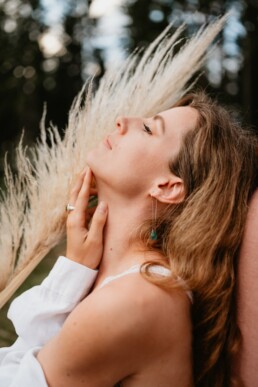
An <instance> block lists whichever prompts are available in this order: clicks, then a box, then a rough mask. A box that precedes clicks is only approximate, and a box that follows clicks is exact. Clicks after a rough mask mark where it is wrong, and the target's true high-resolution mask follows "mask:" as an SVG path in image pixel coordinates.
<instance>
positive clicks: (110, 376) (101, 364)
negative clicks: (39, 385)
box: [38, 287, 144, 387]
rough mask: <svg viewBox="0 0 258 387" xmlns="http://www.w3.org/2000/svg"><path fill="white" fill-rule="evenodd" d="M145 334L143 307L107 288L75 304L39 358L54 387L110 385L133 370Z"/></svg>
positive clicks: (130, 298) (47, 377)
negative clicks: (141, 309) (58, 331)
mask: <svg viewBox="0 0 258 387" xmlns="http://www.w3.org/2000/svg"><path fill="white" fill-rule="evenodd" d="M143 336H144V322H143V319H142V316H141V313H140V309H139V305H137V303H135V302H134V300H133V298H132V297H126V296H124V294H123V292H120V293H117V292H115V291H114V289H113V288H112V287H110V288H108V287H107V288H106V289H105V292H104V289H103V290H102V289H101V290H98V291H96V292H93V294H92V295H90V296H89V297H88V298H87V299H85V300H84V301H83V302H81V303H80V304H79V305H78V306H77V307H76V308H75V310H74V311H73V312H72V313H71V314H70V316H69V317H68V318H67V320H66V322H65V324H64V326H63V328H62V329H61V331H60V333H59V334H58V336H56V337H55V338H54V339H53V340H51V341H50V342H49V343H48V344H47V345H46V346H45V347H44V348H43V349H42V350H41V351H40V352H39V354H38V360H39V362H40V364H41V366H42V368H43V370H44V372H45V376H46V379H47V381H48V383H49V385H50V386H52V385H54V386H57V387H58V386H59V385H60V386H61V385H62V386H71V385H76V384H77V383H78V384H79V385H80V384H82V385H83V382H82V381H83V380H84V381H85V383H86V384H85V385H90V386H101V387H102V386H104V385H105V386H108V385H110V386H112V385H114V384H115V383H116V382H118V381H119V380H121V379H122V378H124V377H126V376H128V375H130V374H132V373H133V372H134V371H135V368H136V366H137V363H138V362H139V359H137V356H136V354H137V353H139V352H140V351H139V346H140V345H141V338H142V337H143ZM79 382H80V383H79Z"/></svg>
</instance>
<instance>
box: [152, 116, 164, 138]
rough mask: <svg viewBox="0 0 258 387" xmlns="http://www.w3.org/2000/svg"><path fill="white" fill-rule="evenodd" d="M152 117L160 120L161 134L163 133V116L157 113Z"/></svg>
mask: <svg viewBox="0 0 258 387" xmlns="http://www.w3.org/2000/svg"><path fill="white" fill-rule="evenodd" d="M153 119H154V120H155V121H156V120H160V122H161V129H162V132H163V134H164V133H165V122H164V118H163V117H162V116H160V115H159V114H157V115H156V116H154V117H153Z"/></svg>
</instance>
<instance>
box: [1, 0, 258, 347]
mask: <svg viewBox="0 0 258 387" xmlns="http://www.w3.org/2000/svg"><path fill="white" fill-rule="evenodd" d="M230 9H231V17H230V19H229V21H228V23H227V25H226V27H225V28H224V30H223V32H222V33H221V35H220V36H219V39H218V44H217V46H216V48H214V49H213V52H212V55H210V56H209V59H208V60H207V63H206V65H205V67H204V69H203V72H202V74H201V75H200V77H199V80H198V83H197V86H198V87H202V88H204V89H206V90H207V91H208V92H209V93H210V94H211V95H213V96H215V97H216V98H217V99H218V100H219V101H220V102H222V103H223V104H226V105H228V106H229V107H230V109H232V110H233V111H234V112H235V114H236V116H237V117H238V118H239V119H240V120H242V121H243V122H245V123H247V124H248V125H249V126H251V127H252V128H254V129H256V128H258V106H257V105H258V0H227V1H220V0H211V1H210V0H182V1H176V0H154V1H151V0H150V1H148V0H88V1H87V0H0V57H1V59H0V186H1V184H2V178H3V166H4V156H5V154H6V152H8V160H9V162H10V163H11V165H12V164H13V157H14V154H13V153H14V152H13V151H14V148H15V145H17V143H18V141H19V139H20V137H21V134H22V131H23V135H24V140H23V141H24V144H26V145H28V146H31V145H32V144H33V143H34V142H35V141H36V139H37V137H38V135H39V123H40V120H41V117H42V113H43V108H44V105H46V106H47V116H46V123H47V125H48V124H49V123H53V124H54V125H56V126H57V127H58V128H59V129H60V133H62V132H63V131H64V130H65V127H66V124H67V119H68V112H69V108H70V106H71V104H72V101H73V99H74V98H75V96H76V95H77V93H78V92H79V91H80V89H81V87H82V86H83V84H84V82H85V81H87V80H88V79H89V78H90V77H92V76H94V77H95V81H94V82H95V86H96V87H97V85H98V82H99V80H100V79H101V77H102V76H103V74H104V72H105V70H106V68H107V67H109V66H112V65H113V64H114V63H116V64H117V63H119V62H121V61H123V60H124V58H125V57H127V56H128V55H129V54H130V52H132V51H133V50H135V49H136V48H137V47H139V48H142V47H145V46H146V45H148V44H149V43H150V42H151V41H152V40H153V39H154V38H155V37H156V36H157V35H158V34H159V33H160V32H161V31H162V30H163V29H164V28H165V27H166V26H167V24H168V23H173V28H174V29H175V28H177V27H178V26H179V25H180V24H181V23H183V22H184V23H185V24H186V30H185V38H187V37H188V36H191V35H192V34H193V33H194V32H196V31H197V29H198V28H199V27H200V26H201V25H202V24H203V23H208V22H209V21H210V20H212V18H213V17H215V16H219V15H222V14H224V13H225V12H226V11H228V10H230ZM58 252H59V251H58V250H54V251H53V252H52V253H51V254H50V255H49V256H48V257H47V259H46V260H44V262H43V263H42V264H41V265H40V266H39V267H38V268H37V270H36V271H35V272H34V273H33V274H32V275H31V276H30V277H29V279H28V281H26V283H25V284H24V285H23V287H22V288H21V289H20V290H19V292H21V291H23V290H24V289H26V288H28V287H30V286H32V285H33V284H36V283H38V282H40V281H41V280H42V278H44V276H45V274H46V272H47V271H48V270H49V268H50V267H51V265H52V264H53V262H54V260H55V257H56V256H57V254H58ZM19 292H18V293H19ZM7 308H8V305H7V306H6V307H5V308H4V309H3V310H2V311H0V346H3V345H9V344H10V343H11V342H12V341H13V340H14V339H15V333H14V331H13V328H12V325H11V324H10V323H9V322H8V321H7V319H6V311H7Z"/></svg>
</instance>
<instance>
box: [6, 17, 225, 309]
mask: <svg viewBox="0 0 258 387" xmlns="http://www.w3.org/2000/svg"><path fill="white" fill-rule="evenodd" d="M226 18H227V16H224V17H223V18H221V19H219V20H217V21H215V22H214V23H213V24H210V25H209V26H207V27H205V28H202V29H201V30H200V31H199V32H198V33H197V34H196V35H195V36H194V37H192V38H191V39H190V40H188V41H187V42H186V43H185V45H184V46H183V48H181V50H180V51H179V52H178V53H177V54H176V55H173V49H174V47H175V44H176V43H177V41H178V39H179V38H180V35H181V33H182V31H183V29H184V27H180V28H178V30H177V31H176V32H175V33H174V34H173V35H172V36H170V35H169V31H170V28H171V27H168V28H167V29H166V30H165V31H164V32H163V33H162V34H161V35H160V37H158V38H157V39H156V40H155V41H154V42H153V43H152V44H151V45H150V47H149V48H148V49H147V50H146V51H145V53H144V55H143V56H142V58H141V59H139V54H134V55H133V56H131V57H130V58H129V59H128V60H127V61H126V63H125V64H124V65H123V66H122V68H120V69H119V70H118V69H113V70H110V71H107V72H106V74H105V75H104V77H103V79H102V81H101V83H100V86H99V88H98V90H97V91H96V93H95V95H94V94H93V93H92V92H91V90H90V89H91V88H90V87H89V88H88V89H89V90H88V92H87V97H86V101H84V95H85V91H84V90H83V91H82V92H81V93H80V95H79V96H78V98H77V99H76V101H75V103H74V104H73V106H72V108H71V111H70V114H69V122H68V127H67V129H66V132H65V137H64V138H63V139H62V138H61V137H60V135H59V133H58V130H57V129H56V128H55V127H51V128H49V129H47V130H46V129H45V128H44V122H42V124H41V138H40V141H39V142H38V143H37V144H36V145H35V147H34V149H33V150H26V149H23V147H22V142H21V143H20V145H19V146H18V148H17V157H16V160H17V162H16V168H17V170H16V172H15V173H12V172H11V170H10V168H9V167H8V166H7V165H6V167H5V178H6V188H7V189H6V193H3V194H2V198H1V202H0V217H1V218H0V222H1V223H0V267H1V272H0V289H1V290H2V291H1V293H0V307H2V306H3V305H4V304H5V302H6V301H8V299H9V298H10V297H11V295H12V294H13V293H14V291H15V290H16V289H17V288H18V287H19V286H20V285H21V284H22V282H23V281H24V280H25V279H26V277H27V276H28V275H29V274H30V273H31V272H32V270H33V269H34V268H35V267H36V266H37V265H38V263H39V262H40V261H41V260H42V259H43V258H44V256H45V255H46V254H47V253H48V251H49V250H50V249H51V248H53V247H54V246H55V245H56V244H57V243H59V242H60V241H61V239H62V238H63V237H64V235H65V220H66V213H65V205H66V203H67V200H68V197H69V190H70V187H71V183H72V181H73V177H74V176H75V174H77V173H78V172H79V171H80V170H81V169H82V168H83V167H84V166H85V160H86V154H87V151H88V149H89V148H91V147H92V146H93V145H94V144H95V143H96V142H97V141H98V140H99V139H100V138H101V137H102V136H103V135H104V133H107V132H110V131H112V130H113V129H114V123H115V118H116V117H117V116H118V115H121V114H122V115H140V116H145V117H146V116H151V115H153V114H155V113H157V112H160V111H162V110H165V109H168V108H169V107H170V106H171V105H172V104H173V103H174V102H175V101H176V100H177V99H178V98H179V97H181V96H182V95H183V94H184V93H185V92H186V91H187V90H188V88H189V85H188V82H189V80H190V79H191V78H192V76H193V74H194V73H196V71H197V70H199V69H200V67H201V66H202V64H203V61H204V58H205V53H206V51H207V48H208V46H209V45H210V44H211V42H212V41H213V40H214V38H215V37H216V36H217V34H218V33H219V32H220V31H221V29H222V27H223V25H224V23H225V20H226ZM47 137H48V140H47ZM49 139H50V140H49ZM49 141H50V144H49Z"/></svg>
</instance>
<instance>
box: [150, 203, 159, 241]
mask: <svg viewBox="0 0 258 387" xmlns="http://www.w3.org/2000/svg"><path fill="white" fill-rule="evenodd" d="M153 200H155V204H154V202H153ZM157 207H158V201H157V199H156V198H153V196H152V197H151V208H152V230H151V233H150V239H151V240H152V241H156V240H157V239H158V234H157V231H156V221H157Z"/></svg>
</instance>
